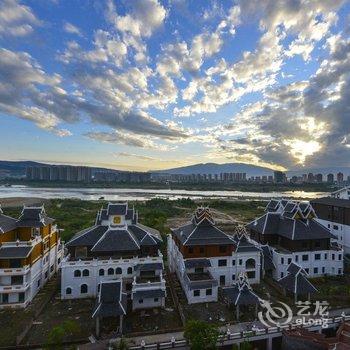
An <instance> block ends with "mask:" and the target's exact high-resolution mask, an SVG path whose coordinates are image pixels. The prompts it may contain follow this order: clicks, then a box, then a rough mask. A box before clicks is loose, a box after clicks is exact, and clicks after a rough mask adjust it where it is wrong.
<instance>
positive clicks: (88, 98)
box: [0, 0, 350, 171]
mask: <svg viewBox="0 0 350 350" xmlns="http://www.w3.org/2000/svg"><path fill="white" fill-rule="evenodd" d="M0 129H1V131H2V132H1V137H0V159H3V160H36V161H42V162H49V163H65V164H76V165H78V164H79V165H81V164H83V165H90V166H103V167H110V168H114V169H123V170H126V169H128V170H141V171H145V170H157V169H167V168H173V167H179V166H184V165H191V164H196V163H205V162H216V163H228V162H242V163H249V164H254V165H261V166H268V167H271V168H273V169H280V170H286V169H297V168H302V167H305V168H306V167H308V168H320V167H333V166H334V167H335V166H350V1H346V0H332V1H328V0H320V1H317V0H236V1H234V0H221V1H219V0H217V1H216V0H212V1H209V0H208V1H206V0H200V1H199V0H164V1H163V0H133V1H130V0H70V1H67V0H33V1H30V0H28V1H19V0H1V1H0Z"/></svg>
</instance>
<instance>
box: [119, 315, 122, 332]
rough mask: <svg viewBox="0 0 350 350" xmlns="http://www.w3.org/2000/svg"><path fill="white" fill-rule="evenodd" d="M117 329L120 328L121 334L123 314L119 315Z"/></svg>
mask: <svg viewBox="0 0 350 350" xmlns="http://www.w3.org/2000/svg"><path fill="white" fill-rule="evenodd" d="M119 329H120V334H123V315H120V316H119Z"/></svg>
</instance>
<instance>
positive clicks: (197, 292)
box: [193, 289, 201, 297]
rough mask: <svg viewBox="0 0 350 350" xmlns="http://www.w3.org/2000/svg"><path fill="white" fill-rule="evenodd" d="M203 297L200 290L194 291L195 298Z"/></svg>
mask: <svg viewBox="0 0 350 350" xmlns="http://www.w3.org/2000/svg"><path fill="white" fill-rule="evenodd" d="M200 295H201V291H200V290H199V289H195V290H194V291H193V296H194V297H199V296H200Z"/></svg>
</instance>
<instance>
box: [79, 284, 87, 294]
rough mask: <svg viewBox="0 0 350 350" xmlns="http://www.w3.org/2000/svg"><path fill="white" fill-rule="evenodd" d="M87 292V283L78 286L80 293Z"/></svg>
mask: <svg viewBox="0 0 350 350" xmlns="http://www.w3.org/2000/svg"><path fill="white" fill-rule="evenodd" d="M87 292H88V286H87V284H82V285H81V286H80V293H81V294H86V293H87Z"/></svg>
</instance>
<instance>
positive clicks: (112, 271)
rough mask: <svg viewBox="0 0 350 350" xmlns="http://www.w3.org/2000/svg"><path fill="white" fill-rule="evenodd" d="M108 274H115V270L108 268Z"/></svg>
mask: <svg viewBox="0 0 350 350" xmlns="http://www.w3.org/2000/svg"><path fill="white" fill-rule="evenodd" d="M107 274H108V275H114V270H113V269H112V268H111V267H110V268H109V269H108V270H107Z"/></svg>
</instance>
